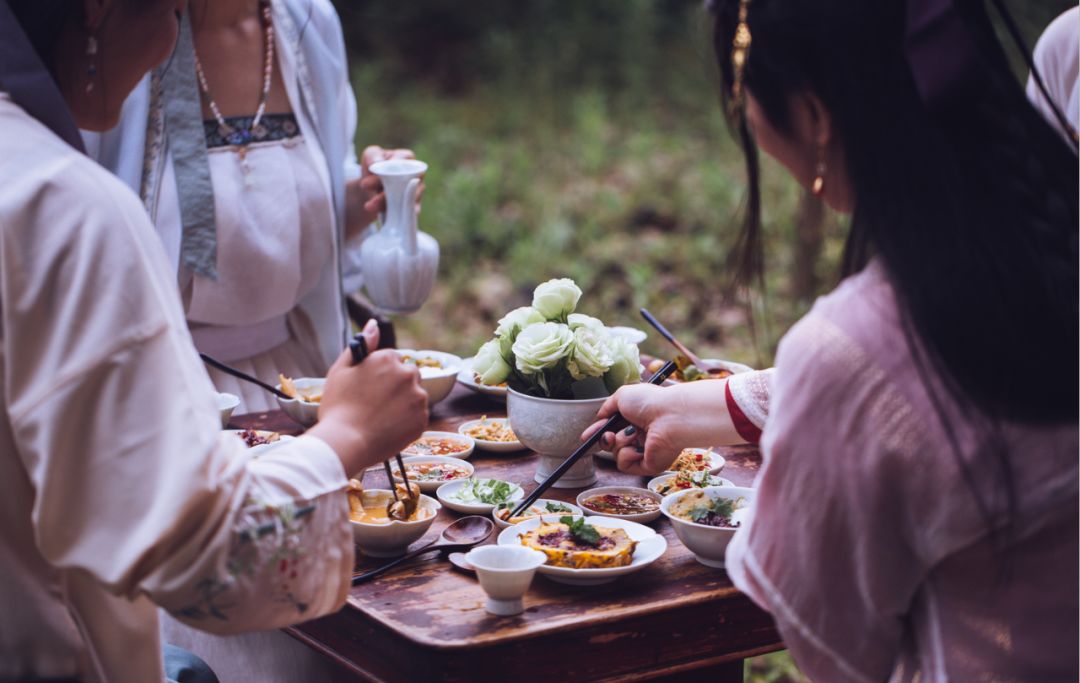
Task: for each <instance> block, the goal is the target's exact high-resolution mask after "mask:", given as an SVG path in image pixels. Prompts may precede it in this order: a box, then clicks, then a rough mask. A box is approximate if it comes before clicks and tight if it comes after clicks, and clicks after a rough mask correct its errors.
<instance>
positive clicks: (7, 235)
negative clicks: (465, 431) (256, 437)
mask: <svg viewBox="0 0 1080 683" xmlns="http://www.w3.org/2000/svg"><path fill="white" fill-rule="evenodd" d="M51 172H52V174H53V175H52V178H51V179H45V180H44V181H41V180H40V179H38V181H37V182H36V184H34V185H32V186H31V185H28V186H27V188H28V189H27V193H28V194H27V196H23V197H18V196H17V192H16V191H14V190H13V191H11V192H9V193H8V195H10V196H13V197H16V199H17V200H18V201H19V202H20V205H21V206H28V207H31V209H29V210H28V211H27V212H26V215H25V220H26V225H27V226H28V227H27V228H26V229H22V230H5V231H3V233H2V235H3V243H2V244H0V258H2V259H3V264H2V268H0V324H2V334H3V337H2V352H3V355H2V360H0V362H2V364H3V368H2V371H3V380H4V382H3V390H4V391H5V398H6V402H7V406H8V419H9V421H10V424H11V428H12V432H13V434H14V439H15V443H16V445H17V451H18V454H17V455H18V458H19V459H20V461H21V463H22V466H23V468H24V469H25V472H26V477H27V479H28V481H29V483H30V486H31V487H32V488H33V491H34V506H33V511H32V523H33V530H34V536H35V541H36V544H37V547H38V549H39V551H40V552H41V554H42V555H43V556H44V558H45V559H46V560H47V561H48V562H49V563H51V564H52V565H54V566H56V567H58V568H60V569H63V570H67V571H70V572H74V573H76V574H78V575H79V576H80V577H83V579H81V580H85V577H89V578H90V579H92V581H93V582H96V584H98V585H101V586H103V587H104V588H105V589H106V590H108V591H109V592H110V593H113V594H115V595H117V596H121V597H129V598H134V597H137V596H147V597H149V598H150V599H151V600H153V601H154V602H156V603H157V604H159V605H161V606H163V607H165V608H166V609H168V610H169V611H171V612H173V613H174V614H176V615H178V616H179V617H181V618H182V619H184V620H186V621H188V622H189V623H191V624H193V625H195V626H196V627H199V628H204V629H206V630H211V631H215V632H222V633H224V632H237V631H243V630H254V629H267V628H272V627H277V626H282V625H286V624H290V623H295V622H298V621H302V620H307V619H312V618H315V617H318V616H320V615H323V614H326V613H328V612H332V611H333V610H336V609H338V608H339V607H340V606H341V605H342V604H343V602H344V599H345V596H346V593H347V590H348V586H349V578H350V573H351V568H352V563H353V546H352V540H351V536H350V533H349V528H348V517H347V516H348V510H347V504H346V499H345V494H344V487H345V486H346V483H347V482H346V477H345V473H344V471H343V470H342V467H341V464H340V461H339V459H338V458H337V456H336V455H335V454H334V452H333V451H332V450H331V449H330V447H329V446H327V445H326V444H325V443H324V442H322V441H320V440H318V439H316V438H314V437H301V438H299V439H296V440H293V441H288V442H285V443H282V444H281V445H280V446H278V447H276V448H274V449H272V450H270V451H269V452H267V453H266V455H264V456H261V457H260V458H259V459H258V460H255V459H252V457H251V455H250V452H249V451H247V450H246V449H244V448H243V446H242V444H241V442H240V440H239V439H236V438H235V437H233V436H231V435H227V434H222V433H221V431H220V424H219V422H218V419H219V418H218V413H217V409H216V406H215V401H214V392H213V388H212V386H211V384H210V381H209V379H208V377H207V375H206V372H205V370H204V368H203V366H202V364H201V362H200V360H199V358H198V356H197V354H196V353H195V350H194V348H193V347H192V345H191V340H190V337H189V335H188V332H187V329H186V326H185V324H184V320H183V316H182V313H181V309H180V301H179V297H178V294H177V292H176V289H175V284H174V282H173V281H172V280H173V278H172V269H171V268H170V267H169V265H168V263H167V261H166V258H165V254H164V252H163V250H162V247H161V245H160V243H159V242H158V239H157V236H156V235H155V234H154V232H153V229H152V227H151V226H150V224H149V222H148V219H147V218H146V215H145V213H144V211H143V208H142V206H141V205H140V204H139V202H138V200H137V199H136V198H135V196H134V195H133V194H131V192H130V191H129V190H128V189H127V188H125V187H123V186H122V185H121V184H120V183H119V181H117V180H115V179H114V178H111V177H110V176H108V175H107V174H106V173H105V172H104V171H101V170H100V169H97V167H96V166H93V164H92V162H90V161H89V160H85V159H82V160H76V161H74V162H64V163H62V164H58V166H57V168H55V169H52V171H51ZM16 190H17V188H16ZM0 208H2V207H0Z"/></svg>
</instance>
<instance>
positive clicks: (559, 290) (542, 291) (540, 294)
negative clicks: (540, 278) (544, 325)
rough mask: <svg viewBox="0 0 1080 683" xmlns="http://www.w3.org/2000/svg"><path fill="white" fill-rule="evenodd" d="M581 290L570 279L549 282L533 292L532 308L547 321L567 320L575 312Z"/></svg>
mask: <svg viewBox="0 0 1080 683" xmlns="http://www.w3.org/2000/svg"><path fill="white" fill-rule="evenodd" d="M580 298H581V289H580V288H579V287H578V286H577V285H576V284H574V281H573V280H571V279H569V278H565V277H564V278H562V279H560V280H548V281H547V282H545V283H544V284H542V285H539V286H538V287H537V288H536V289H535V290H534V291H533V300H532V307H533V308H535V309H536V310H537V311H539V312H540V315H542V316H544V318H546V319H547V320H559V321H563V320H566V316H568V315H570V314H571V313H573V312H574V309H575V308H576V307H577V302H578V299H580Z"/></svg>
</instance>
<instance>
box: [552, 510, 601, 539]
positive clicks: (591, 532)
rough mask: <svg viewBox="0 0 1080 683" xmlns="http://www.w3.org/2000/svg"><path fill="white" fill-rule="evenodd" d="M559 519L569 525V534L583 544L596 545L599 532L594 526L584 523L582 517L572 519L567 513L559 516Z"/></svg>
mask: <svg viewBox="0 0 1080 683" xmlns="http://www.w3.org/2000/svg"><path fill="white" fill-rule="evenodd" d="M559 521H560V522H562V523H563V524H565V525H566V526H568V527H570V535H571V536H573V537H574V538H575V539H577V541H578V542H579V543H581V544H583V545H596V544H597V543H599V542H600V532H599V531H597V530H596V527H594V526H592V525H590V524H586V523H585V518H584V517H579V518H577V519H574V518H573V517H570V516H569V515H567V516H564V517H560V518H559Z"/></svg>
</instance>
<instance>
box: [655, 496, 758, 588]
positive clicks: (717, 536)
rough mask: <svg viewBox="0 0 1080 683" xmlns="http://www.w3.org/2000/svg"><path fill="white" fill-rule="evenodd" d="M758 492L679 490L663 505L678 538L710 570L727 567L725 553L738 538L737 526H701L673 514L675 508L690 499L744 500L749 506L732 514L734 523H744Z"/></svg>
mask: <svg viewBox="0 0 1080 683" xmlns="http://www.w3.org/2000/svg"><path fill="white" fill-rule="evenodd" d="M756 495H757V492H756V491H754V489H749V488H744V487H741V486H710V487H708V488H704V489H690V490H687V491H679V492H678V493H673V494H672V495H670V496H668V497H666V498H664V502H663V504H662V505H661V506H660V510H661V512H663V513H664V516H665V517H667V518H668V519H669V520H671V527H672V528H673V529H674V530H675V535H676V536H678V537H679V540H680V541H682V543H683V545H685V546H686V547H687V549H688V550H689V551H690V552H692V553H693V554H694V558H695V559H697V561H698V562H700V563H701V564H703V565H705V566H707V567H717V568H719V569H723V568H724V554H725V553H726V552H727V547H728V543H730V542H731V538H732V537H733V536H734V535H735V530H736V528H735V527H717V526H709V525H708V524H699V523H697V522H694V521H691V520H689V519H684V518H683V517H680V516H678V515H674V514H672V513H671V509H672V506H674V505H677V504H678V503H679V502H681V501H683V500H685V499H686V498H687V497H689V496H694V497H698V496H700V497H708V498H713V499H717V498H727V499H733V500H738V499H739V498H742V499H744V501H745V507H742V508H740V509H738V510H736V511H735V512H734V514H732V515H731V519H732V521H735V522H740V523H741V522H743V521H745V517H746V515H747V514H749V512H750V508H751V507H752V506H753V502H754V498H755V496H756Z"/></svg>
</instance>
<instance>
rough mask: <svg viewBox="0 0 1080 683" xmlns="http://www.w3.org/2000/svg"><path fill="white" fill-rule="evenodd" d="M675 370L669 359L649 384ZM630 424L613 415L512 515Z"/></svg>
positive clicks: (528, 504)
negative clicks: (602, 441)
mask: <svg viewBox="0 0 1080 683" xmlns="http://www.w3.org/2000/svg"><path fill="white" fill-rule="evenodd" d="M673 372H675V362H674V361H668V362H667V363H666V364H665V365H664V367H662V368H660V370H658V371H657V372H656V374H654V375H653V376H652V377H651V378H649V384H660V383H662V382H663V381H664V380H665V379H667V378H668V377H669V376H670V375H671V373H673ZM627 424H629V423H628V422H627V421H626V420H625V419H624V418H623V416H622V415H620V414H618V413H615V414H614V415H612V416H611V417H610V418H609V419H608V421H607V422H605V423H604V426H603V427H601V428H600V429H598V430H596V431H595V432H594V433H593V435H592V436H590V437H589V438H588V439H586V440H585V442H584V443H582V444H581V445H580V446H578V448H577V450H575V451H574V452H573V453H571V454H570V456H569V457H567V458H566V460H563V462H562V464H561V465H559V466H558V467H556V468H555V471H554V472H552V473H551V476H549V477H548V478H547V479H545V480H544V482H543V483H542V484H540V485H539V486H537V487H536V488H535V489H533V492H532V493H530V494H529V495H527V496H525V499H524V500H522V501H521V502H520V503H518V506H517V507H515V508H514V509H513V511H512V512H511V513H510V515H509V516H510V517H517V516H518V515H520V514H521V513H522V511H524V510H528V509H529V506H530V505H532V504H533V503H535V502H536V501H537V500H538V499H539V498H540V496H542V495H544V492H545V491H547V490H548V489H549V488H551V486H552V484H554V483H555V482H557V481H558V480H559V479H560V478H561V477H562V476H563V475H564V474H566V472H567V471H568V470H569V469H570V468H571V467H573V466H574V463H576V462H577V461H578V460H580V459H581V458H582V457H583V456H584V455H585V454H586V453H588V452H589V451H591V450H592V448H593V446H595V445H596V444H598V443H599V442H600V439H602V438H603V437H604V434H606V433H608V432H617V431H619V430H620V429H623V428H624V427H626V426H627Z"/></svg>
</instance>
